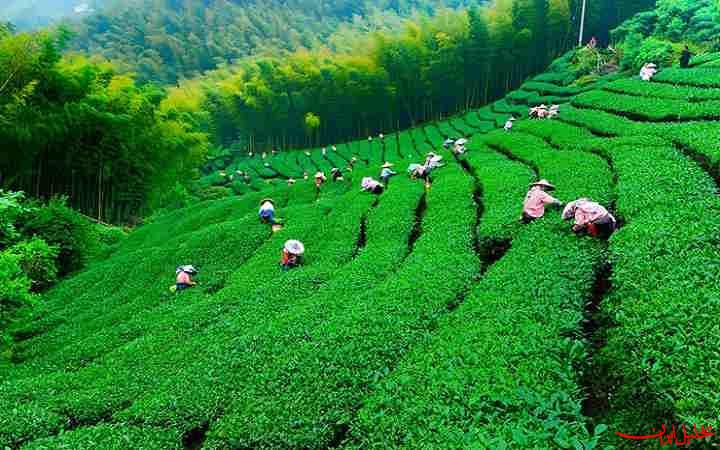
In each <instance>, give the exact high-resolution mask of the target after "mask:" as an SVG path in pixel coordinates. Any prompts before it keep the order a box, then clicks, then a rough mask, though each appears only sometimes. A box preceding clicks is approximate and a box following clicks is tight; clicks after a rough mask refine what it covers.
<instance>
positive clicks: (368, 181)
mask: <svg viewBox="0 0 720 450" xmlns="http://www.w3.org/2000/svg"><path fill="white" fill-rule="evenodd" d="M360 186H361V190H362V191H365V192H372V193H373V194H375V195H380V194H382V193H383V191H384V190H385V186H383V185H382V183H380V182H378V181H377V180H373V179H372V178H370V177H365V178H363V179H362V183H361V184H360Z"/></svg>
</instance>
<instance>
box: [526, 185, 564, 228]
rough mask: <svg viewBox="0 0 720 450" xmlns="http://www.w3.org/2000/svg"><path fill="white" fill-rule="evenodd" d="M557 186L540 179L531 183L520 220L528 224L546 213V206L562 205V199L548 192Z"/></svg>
mask: <svg viewBox="0 0 720 450" xmlns="http://www.w3.org/2000/svg"><path fill="white" fill-rule="evenodd" d="M554 190H555V186H553V185H552V184H550V182H549V181H548V180H540V181H538V182H537V183H533V184H531V185H530V190H529V191H528V193H527V195H526V196H525V203H524V204H523V213H522V218H521V219H520V221H521V222H522V223H524V224H528V223H530V222H532V221H533V220H536V219H539V218H541V217H543V216H544V215H545V206H547V205H556V206H560V205H561V203H560V200H558V199H556V198H555V197H553V196H552V195H550V194H548V191H554Z"/></svg>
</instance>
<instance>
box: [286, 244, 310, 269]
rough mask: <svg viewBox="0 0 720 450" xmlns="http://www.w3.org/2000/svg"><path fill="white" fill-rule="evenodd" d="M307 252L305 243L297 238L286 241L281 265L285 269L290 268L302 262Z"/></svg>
mask: <svg viewBox="0 0 720 450" xmlns="http://www.w3.org/2000/svg"><path fill="white" fill-rule="evenodd" d="M304 254H305V245H303V243H302V242H300V241H297V240H289V241H287V242H285V245H284V246H283V250H282V259H281V261H280V266H281V267H282V269H283V270H289V269H292V268H293V267H297V266H299V265H300V264H302V256H303V255H304Z"/></svg>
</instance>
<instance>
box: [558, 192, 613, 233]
mask: <svg viewBox="0 0 720 450" xmlns="http://www.w3.org/2000/svg"><path fill="white" fill-rule="evenodd" d="M562 218H563V220H570V219H572V218H574V219H575V224H574V225H573V227H572V230H573V231H574V232H575V233H578V234H580V233H583V232H587V233H588V234H590V235H591V236H593V237H599V238H608V237H610V235H612V234H613V232H614V231H615V229H616V228H617V221H616V220H615V217H613V215H612V214H610V212H608V210H607V209H605V208H604V207H603V206H602V205H600V204H599V203H597V202H593V201H591V200H589V199H587V198H580V199H578V200H575V201H574V202H570V203H568V204H567V206H566V207H565V210H564V211H563V214H562Z"/></svg>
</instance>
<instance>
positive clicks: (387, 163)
mask: <svg viewBox="0 0 720 450" xmlns="http://www.w3.org/2000/svg"><path fill="white" fill-rule="evenodd" d="M394 165H395V164H393V163H391V162H388V161H385V164H383V165H382V168H383V169H389V168H391V167H393V166H394Z"/></svg>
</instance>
